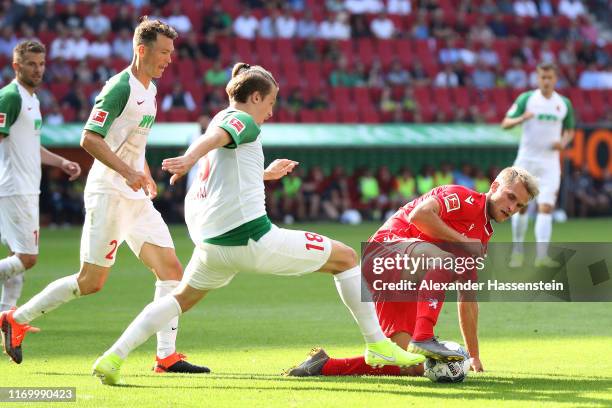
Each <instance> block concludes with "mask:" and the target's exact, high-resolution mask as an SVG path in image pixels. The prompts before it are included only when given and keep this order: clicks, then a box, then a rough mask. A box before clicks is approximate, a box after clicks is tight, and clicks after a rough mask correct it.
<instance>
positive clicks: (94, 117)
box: [89, 109, 108, 126]
mask: <svg viewBox="0 0 612 408" xmlns="http://www.w3.org/2000/svg"><path fill="white" fill-rule="evenodd" d="M107 117H108V112H107V111H104V110H102V109H95V110H94V111H93V112H92V113H91V117H90V118H89V123H92V124H94V125H97V126H104V123H105V122H106V118H107Z"/></svg>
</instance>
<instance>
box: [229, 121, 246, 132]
mask: <svg viewBox="0 0 612 408" xmlns="http://www.w3.org/2000/svg"><path fill="white" fill-rule="evenodd" d="M228 124H229V125H230V126H231V127H233V128H234V129H235V130H236V133H238V134H240V132H242V131H243V130H244V127H245V126H244V123H242V122H241V121H240V119H238V118H231V119H230V121H229V122H228Z"/></svg>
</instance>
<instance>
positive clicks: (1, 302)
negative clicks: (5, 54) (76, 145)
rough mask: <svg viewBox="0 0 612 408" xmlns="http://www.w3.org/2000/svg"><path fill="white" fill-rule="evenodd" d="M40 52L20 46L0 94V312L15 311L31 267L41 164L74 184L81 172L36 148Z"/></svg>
mask: <svg viewBox="0 0 612 408" xmlns="http://www.w3.org/2000/svg"><path fill="white" fill-rule="evenodd" d="M45 53H46V50H45V46H44V45H43V44H41V43H39V42H38V41H34V40H25V41H22V42H20V43H19V44H17V46H16V47H15V48H14V50H13V70H14V71H15V79H14V80H13V81H12V82H11V83H9V84H8V85H6V86H5V87H3V88H2V89H0V237H1V240H2V241H1V242H2V243H4V244H6V245H7V246H8V248H9V253H10V255H9V256H8V257H7V258H4V259H0V284H1V285H2V298H1V299H0V312H2V311H5V310H9V309H10V308H12V307H14V306H15V305H17V300H18V299H19V297H20V296H21V289H22V288H23V281H24V275H23V272H24V271H25V270H27V269H30V268H32V267H33V266H34V265H35V264H36V259H37V257H38V239H39V194H40V179H41V168H40V166H41V163H42V164H46V165H49V166H54V167H59V168H60V169H62V171H64V172H65V173H66V174H68V175H69V176H70V180H71V181H72V180H75V179H76V178H77V177H78V176H79V175H80V174H81V168H80V167H79V165H78V164H77V163H75V162H72V161H70V160H66V159H65V158H63V157H61V156H58V155H57V154H54V153H51V152H50V151H48V150H47V149H45V148H44V147H42V146H41V145H40V132H41V128H42V116H41V114H40V105H39V101H38V98H37V97H36V94H35V93H34V91H35V90H36V88H37V87H38V86H39V85H40V83H41V82H42V78H43V74H44V73H45Z"/></svg>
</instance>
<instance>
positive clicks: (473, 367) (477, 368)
mask: <svg viewBox="0 0 612 408" xmlns="http://www.w3.org/2000/svg"><path fill="white" fill-rule="evenodd" d="M470 371H474V372H475V373H482V372H483V371H484V368H483V367H482V362H481V361H480V358H478V357H472V358H470Z"/></svg>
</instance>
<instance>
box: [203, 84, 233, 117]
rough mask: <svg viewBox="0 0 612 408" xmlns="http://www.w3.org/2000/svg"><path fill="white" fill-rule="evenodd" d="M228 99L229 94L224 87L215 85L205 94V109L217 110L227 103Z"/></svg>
mask: <svg viewBox="0 0 612 408" xmlns="http://www.w3.org/2000/svg"><path fill="white" fill-rule="evenodd" d="M226 101H227V95H225V92H224V89H223V88H222V87H215V88H213V89H212V90H211V91H210V92H207V93H206V94H205V95H204V110H206V111H210V112H216V111H218V110H219V108H220V107H221V106H224V105H225V104H226Z"/></svg>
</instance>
